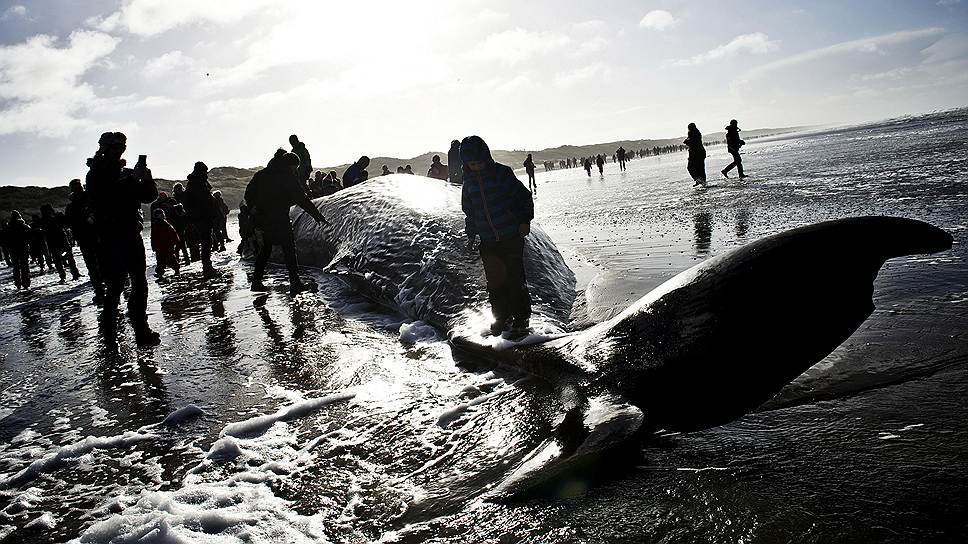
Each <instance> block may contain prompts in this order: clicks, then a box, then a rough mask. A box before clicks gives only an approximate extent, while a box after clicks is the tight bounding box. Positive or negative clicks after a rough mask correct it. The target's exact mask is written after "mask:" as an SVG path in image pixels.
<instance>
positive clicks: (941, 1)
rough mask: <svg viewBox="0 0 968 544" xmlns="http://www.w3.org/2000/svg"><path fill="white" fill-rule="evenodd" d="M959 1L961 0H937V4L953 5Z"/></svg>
mask: <svg viewBox="0 0 968 544" xmlns="http://www.w3.org/2000/svg"><path fill="white" fill-rule="evenodd" d="M960 3H961V0H938V5H939V6H954V5H957V4H960Z"/></svg>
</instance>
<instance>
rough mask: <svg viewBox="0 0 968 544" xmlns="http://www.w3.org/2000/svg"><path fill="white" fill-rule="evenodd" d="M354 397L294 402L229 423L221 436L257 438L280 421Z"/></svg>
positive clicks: (349, 394) (338, 395)
mask: <svg viewBox="0 0 968 544" xmlns="http://www.w3.org/2000/svg"><path fill="white" fill-rule="evenodd" d="M355 396H356V393H353V392H343V393H334V394H332V395H327V396H325V397H317V398H313V399H306V400H304V401H301V402H296V403H294V404H290V405H289V406H284V407H282V408H280V409H279V410H277V411H276V412H275V413H273V414H266V415H263V416H256V417H252V418H249V419H246V420H243V421H239V422H236V423H230V424H228V425H226V426H225V428H224V429H222V436H232V437H235V438H248V437H253V436H259V435H261V434H263V433H265V432H266V431H267V430H269V428H270V427H272V426H273V425H275V424H276V423H278V422H280V421H289V420H291V419H296V418H300V417H304V416H307V415H309V414H311V413H313V412H315V411H316V410H319V409H320V408H322V407H324V406H326V405H328V404H332V403H334V402H339V401H344V400H349V399H352V398H353V397H355Z"/></svg>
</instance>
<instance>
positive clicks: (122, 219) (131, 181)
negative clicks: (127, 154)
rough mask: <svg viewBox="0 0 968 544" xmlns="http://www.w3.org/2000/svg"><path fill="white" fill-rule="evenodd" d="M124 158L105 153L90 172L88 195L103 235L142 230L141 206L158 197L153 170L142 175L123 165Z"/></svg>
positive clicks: (95, 160) (97, 225)
mask: <svg viewBox="0 0 968 544" xmlns="http://www.w3.org/2000/svg"><path fill="white" fill-rule="evenodd" d="M124 164H125V162H124V160H123V159H122V160H111V159H108V158H105V157H104V156H102V155H96V156H95V157H94V158H93V159H91V169H90V170H89V171H88V172H87V178H86V179H87V195H88V199H89V200H88V201H89V202H90V206H91V212H92V213H93V215H94V225H95V228H96V229H97V232H98V233H99V234H101V235H108V236H115V235H117V234H118V233H119V232H123V231H125V230H129V231H134V232H140V231H141V229H142V228H143V227H144V224H143V221H144V218H143V217H142V216H141V205H142V204H150V203H151V202H152V201H153V200H154V199H156V198H158V187H157V186H156V185H155V181H154V180H153V179H151V172H150V171H145V173H144V175H143V176H141V177H139V175H138V174H137V173H136V172H135V171H134V170H132V169H130V168H125V167H124Z"/></svg>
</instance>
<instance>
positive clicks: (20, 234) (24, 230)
mask: <svg viewBox="0 0 968 544" xmlns="http://www.w3.org/2000/svg"><path fill="white" fill-rule="evenodd" d="M5 233H6V236H7V248H8V249H9V250H10V252H11V253H13V254H15V255H18V256H20V257H26V256H27V255H28V254H29V253H30V226H29V225H27V222H26V221H24V219H23V217H19V216H16V215H15V216H12V217H11V218H10V223H8V224H7V229H6V231H5Z"/></svg>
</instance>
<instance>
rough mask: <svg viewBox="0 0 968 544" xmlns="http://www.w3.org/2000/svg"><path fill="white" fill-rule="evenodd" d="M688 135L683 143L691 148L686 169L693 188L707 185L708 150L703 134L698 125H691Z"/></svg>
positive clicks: (688, 128)
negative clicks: (692, 182) (703, 142)
mask: <svg viewBox="0 0 968 544" xmlns="http://www.w3.org/2000/svg"><path fill="white" fill-rule="evenodd" d="M686 130H687V131H688V135H687V137H686V139H685V140H683V142H682V143H684V144H686V146H687V147H688V148H689V159H688V162H687V166H686V169H687V170H688V171H689V175H690V176H692V180H693V181H694V182H695V183H694V184H693V186H696V185H699V184H702V185H705V184H706V148H705V147H704V146H703V145H702V133H701V132H699V129H698V128H696V123H689V126H688V127H687V128H686Z"/></svg>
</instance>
